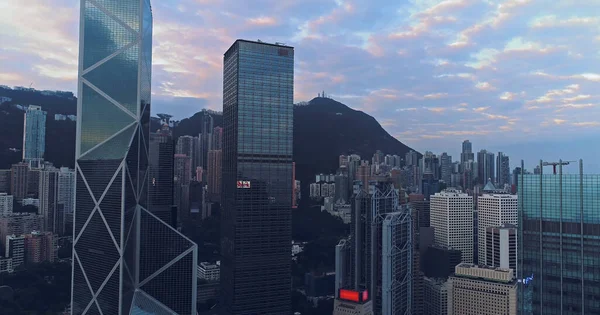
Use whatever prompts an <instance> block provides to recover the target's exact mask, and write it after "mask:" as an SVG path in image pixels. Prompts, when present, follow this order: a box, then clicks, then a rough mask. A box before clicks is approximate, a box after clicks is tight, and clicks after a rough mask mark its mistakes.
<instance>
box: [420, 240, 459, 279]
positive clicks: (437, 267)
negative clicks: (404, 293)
mask: <svg viewBox="0 0 600 315" xmlns="http://www.w3.org/2000/svg"><path fill="white" fill-rule="evenodd" d="M461 261H462V254H461V252H460V250H457V249H452V248H449V247H445V246H438V245H430V246H428V247H427V250H426V251H425V254H424V255H423V267H422V268H423V271H424V272H425V276H426V277H429V278H442V279H446V278H448V277H449V276H450V275H451V274H452V273H454V268H455V267H456V265H458V264H460V262H461Z"/></svg>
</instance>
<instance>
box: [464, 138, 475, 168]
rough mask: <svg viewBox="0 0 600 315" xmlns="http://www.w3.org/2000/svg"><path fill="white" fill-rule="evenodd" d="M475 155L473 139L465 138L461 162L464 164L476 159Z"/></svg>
mask: <svg viewBox="0 0 600 315" xmlns="http://www.w3.org/2000/svg"><path fill="white" fill-rule="evenodd" d="M474 160H475V155H474V154H473V145H472V144H471V141H469V140H465V141H463V143H462V152H461V154H460V164H464V163H466V162H469V161H474Z"/></svg>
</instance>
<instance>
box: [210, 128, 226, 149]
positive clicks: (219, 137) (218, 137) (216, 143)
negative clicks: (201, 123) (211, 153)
mask: <svg viewBox="0 0 600 315" xmlns="http://www.w3.org/2000/svg"><path fill="white" fill-rule="evenodd" d="M212 144H213V146H212V149H213V150H223V128H221V127H215V129H213V140H212Z"/></svg>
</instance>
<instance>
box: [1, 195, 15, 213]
mask: <svg viewBox="0 0 600 315" xmlns="http://www.w3.org/2000/svg"><path fill="white" fill-rule="evenodd" d="M13 199H14V198H13V196H11V195H9V194H7V193H0V216H6V215H11V214H12V213H13V201H14V200H13Z"/></svg>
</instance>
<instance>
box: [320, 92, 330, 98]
mask: <svg viewBox="0 0 600 315" xmlns="http://www.w3.org/2000/svg"><path fill="white" fill-rule="evenodd" d="M317 95H318V97H322V98H328V97H327V96H325V91H323V92H322V93H317Z"/></svg>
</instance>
